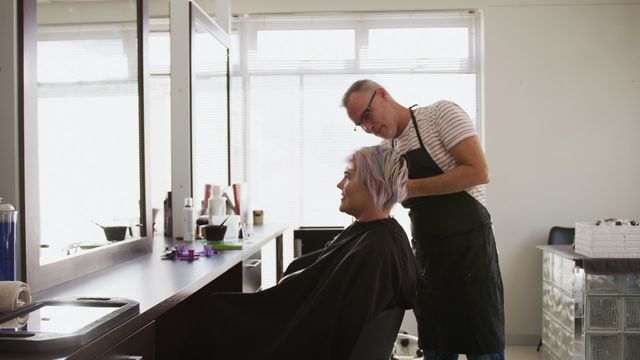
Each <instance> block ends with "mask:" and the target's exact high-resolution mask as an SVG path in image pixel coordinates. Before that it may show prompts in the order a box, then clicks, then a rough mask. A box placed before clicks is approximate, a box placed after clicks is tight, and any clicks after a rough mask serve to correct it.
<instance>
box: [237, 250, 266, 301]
mask: <svg viewBox="0 0 640 360" xmlns="http://www.w3.org/2000/svg"><path fill="white" fill-rule="evenodd" d="M261 287H262V251H261V250H258V251H256V252H255V253H253V254H252V255H251V256H250V257H248V258H247V259H244V260H243V261H242V292H244V293H252V292H256V291H260V289H261Z"/></svg>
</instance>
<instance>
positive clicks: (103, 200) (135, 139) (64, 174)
mask: <svg viewBox="0 0 640 360" xmlns="http://www.w3.org/2000/svg"><path fill="white" fill-rule="evenodd" d="M137 10H138V1H136V0H115V1H108V0H104V1H99V0H98V1H91V2H87V1H82V0H76V1H73V0H67V1H60V2H58V1H56V2H53V1H51V2H49V1H46V2H45V1H42V2H41V1H38V3H37V121H36V127H37V134H36V136H37V140H36V143H37V170H35V171H34V174H35V178H36V179H37V180H36V183H37V187H38V189H37V191H38V196H39V199H38V200H39V201H38V205H39V206H38V209H37V211H38V212H39V220H40V221H39V227H40V229H39V233H40V247H41V249H40V263H41V264H47V263H50V262H55V261H57V260H61V259H64V258H66V257H69V256H73V255H76V254H81V253H83V252H86V251H91V249H94V248H96V247H100V246H108V245H110V244H112V243H114V242H116V241H118V240H130V239H138V238H140V237H141V236H143V235H144V234H145V233H146V232H145V230H144V225H143V224H144V221H143V219H144V216H143V215H142V214H144V201H142V200H141V199H142V198H143V197H142V195H141V194H144V184H143V181H141V179H143V178H144V175H143V174H144V172H143V171H142V170H141V161H140V159H141V140H140V139H141V134H142V119H141V117H140V114H141V112H140V106H141V99H140V92H139V89H140V87H139V86H140V84H139V63H138V59H139V54H138V44H139V41H138V31H137V29H138V27H137ZM27 166H29V165H27ZM112 226H122V227H126V230H127V231H125V232H122V234H120V232H119V233H118V236H117V237H113V235H111V236H110V235H109V232H108V231H107V227H112Z"/></svg>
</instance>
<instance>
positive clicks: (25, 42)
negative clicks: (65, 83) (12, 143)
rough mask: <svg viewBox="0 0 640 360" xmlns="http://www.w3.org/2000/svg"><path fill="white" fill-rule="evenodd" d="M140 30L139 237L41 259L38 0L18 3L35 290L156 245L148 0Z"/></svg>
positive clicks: (27, 230)
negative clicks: (60, 257) (150, 158)
mask: <svg viewBox="0 0 640 360" xmlns="http://www.w3.org/2000/svg"><path fill="white" fill-rule="evenodd" d="M136 5H137V6H136V8H137V10H136V11H137V14H136V23H137V25H136V33H137V42H138V46H137V60H138V64H137V67H138V69H137V70H138V74H137V80H138V99H139V106H138V119H139V120H138V121H139V128H140V131H139V155H138V156H139V158H140V164H139V166H140V168H139V170H140V174H139V176H140V198H141V199H143V200H144V201H142V202H141V204H140V222H141V223H142V224H144V226H143V228H142V229H141V234H140V235H141V237H140V239H132V240H125V241H122V242H119V243H115V244H111V245H110V246H107V247H103V248H98V249H95V250H93V251H89V252H87V253H85V254H81V255H77V256H70V257H69V258H66V259H63V260H60V261H56V262H52V263H48V264H44V265H41V264H40V233H39V232H40V230H39V225H40V215H39V211H38V208H39V193H38V190H37V189H38V182H37V181H38V180H37V179H38V157H37V152H38V144H37V139H36V136H33V135H31V134H36V133H37V132H36V129H37V121H38V118H37V102H38V96H37V91H38V84H37V58H36V56H37V52H36V48H37V40H38V39H37V13H36V11H37V0H24V1H22V2H21V4H20V5H19V7H18V21H19V31H18V33H19V35H18V36H19V38H18V49H17V50H18V58H19V59H18V94H19V95H18V96H19V99H18V109H19V114H18V124H19V128H18V139H19V158H20V164H19V173H20V179H21V181H20V205H21V206H20V208H21V209H22V214H21V215H22V216H21V217H20V228H21V229H22V231H21V232H20V243H21V248H22V249H24V252H23V253H22V254H21V260H22V261H21V264H22V269H21V270H22V279H23V280H25V281H26V282H27V283H28V284H29V286H30V288H31V291H32V292H38V291H41V290H44V289H47V288H49V287H52V286H55V285H58V284H61V283H63V282H66V281H69V280H73V279H75V278H78V277H81V276H84V275H87V274H89V273H92V272H95V271H98V270H101V269H104V268H106V267H109V266H112V265H115V264H118V263H120V262H124V261H127V260H130V259H132V258H134V257H136V256H139V255H141V254H143V253H148V252H150V251H151V249H152V239H153V231H152V230H151V231H150V229H153V227H152V224H151V222H152V217H151V206H150V204H151V201H150V191H149V190H150V189H151V187H150V183H149V180H150V179H149V176H148V174H149V171H148V170H149V169H148V162H147V161H146V159H147V158H148V155H149V144H148V142H147V141H146V139H148V138H149V119H148V118H147V116H146V114H148V113H149V112H148V101H147V92H146V89H147V81H148V80H147V79H148V78H149V74H148V62H147V58H148V57H147V54H148V34H149V25H148V23H149V20H148V19H149V12H148V4H147V1H146V0H136Z"/></svg>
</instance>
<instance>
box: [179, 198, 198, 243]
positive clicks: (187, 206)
mask: <svg viewBox="0 0 640 360" xmlns="http://www.w3.org/2000/svg"><path fill="white" fill-rule="evenodd" d="M182 219H183V220H182V221H183V229H184V236H183V239H184V241H194V240H195V239H196V233H195V231H194V227H195V222H196V219H195V213H194V209H193V199H192V198H190V197H188V198H184V209H183V210H182Z"/></svg>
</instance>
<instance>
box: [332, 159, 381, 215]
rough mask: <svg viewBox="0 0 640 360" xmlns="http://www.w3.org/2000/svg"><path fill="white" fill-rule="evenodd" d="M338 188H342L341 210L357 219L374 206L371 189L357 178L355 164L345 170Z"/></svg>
mask: <svg viewBox="0 0 640 360" xmlns="http://www.w3.org/2000/svg"><path fill="white" fill-rule="evenodd" d="M338 189H340V190H342V198H341V199H340V211H342V212H344V213H347V214H349V215H351V216H353V217H355V218H356V219H357V218H358V217H359V216H360V215H361V214H362V213H363V212H365V211H366V210H367V209H371V208H373V207H374V205H373V198H372V197H371V194H370V193H369V189H367V187H366V186H364V185H363V184H362V183H361V182H360V181H358V179H356V171H355V168H354V167H353V165H350V166H349V167H348V168H347V169H346V170H345V172H344V177H343V178H342V180H341V181H340V182H339V183H338Z"/></svg>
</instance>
